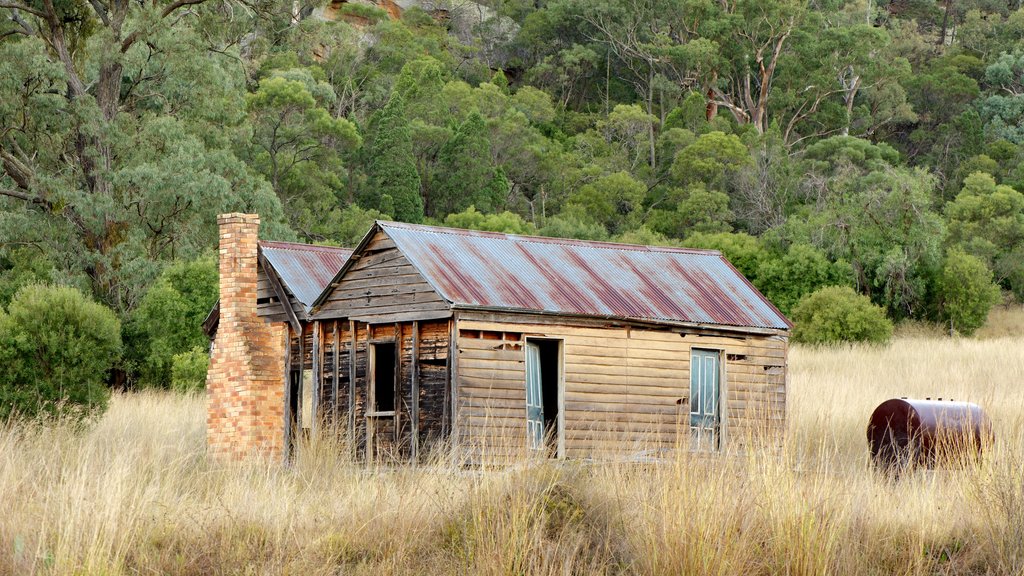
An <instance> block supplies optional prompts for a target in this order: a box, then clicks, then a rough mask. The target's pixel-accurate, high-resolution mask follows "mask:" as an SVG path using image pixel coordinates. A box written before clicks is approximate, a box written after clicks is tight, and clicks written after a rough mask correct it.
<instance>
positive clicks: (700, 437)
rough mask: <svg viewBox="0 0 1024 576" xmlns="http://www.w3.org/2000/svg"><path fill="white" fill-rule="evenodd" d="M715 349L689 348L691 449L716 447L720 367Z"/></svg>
mask: <svg viewBox="0 0 1024 576" xmlns="http://www.w3.org/2000/svg"><path fill="white" fill-rule="evenodd" d="M719 357H720V354H719V352H718V351H717V350H700V349H696V348H695V349H692V350H691V351H690V441H691V446H692V447H693V448H694V449H695V450H718V448H719V443H720V436H721V430H720V428H721V423H722V418H721V410H720V405H719V404H720V399H721V392H722V388H721V370H720V368H719Z"/></svg>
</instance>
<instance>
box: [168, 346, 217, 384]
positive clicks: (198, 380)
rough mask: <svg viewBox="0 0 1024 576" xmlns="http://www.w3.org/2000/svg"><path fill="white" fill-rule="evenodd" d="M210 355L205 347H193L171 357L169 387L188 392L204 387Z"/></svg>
mask: <svg viewBox="0 0 1024 576" xmlns="http://www.w3.org/2000/svg"><path fill="white" fill-rule="evenodd" d="M209 367H210V355H209V353H207V351H206V349H205V348H193V349H191V350H189V351H187V352H182V353H180V354H175V355H174V356H173V357H172V358H171V389H172V390H174V391H175V392H181V393H183V394H188V393H191V392H199V391H201V390H203V389H205V388H206V372H207V370H208V369H209Z"/></svg>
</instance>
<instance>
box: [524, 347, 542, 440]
mask: <svg viewBox="0 0 1024 576" xmlns="http://www.w3.org/2000/svg"><path fill="white" fill-rule="evenodd" d="M526 444H527V446H528V447H529V448H530V449H531V450H543V449H544V384H543V378H542V376H541V363H540V346H539V345H538V344H537V343H536V342H527V343H526Z"/></svg>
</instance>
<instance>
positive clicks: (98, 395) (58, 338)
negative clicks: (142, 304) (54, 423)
mask: <svg viewBox="0 0 1024 576" xmlns="http://www.w3.org/2000/svg"><path fill="white" fill-rule="evenodd" d="M120 355H121V323H120V321H119V320H118V319H117V316H116V315H115V314H114V312H113V311H112V310H110V309H109V308H106V307H104V306H102V305H100V304H97V303H95V302H92V301H90V300H89V299H88V298H86V296H85V295H83V294H82V293H81V292H79V291H78V290H76V289H74V288H69V287H66V286H44V285H39V284H34V285H29V286H25V287H24V288H22V289H21V290H19V291H18V292H17V294H15V296H14V299H13V300H11V304H10V306H9V307H8V310H7V312H3V311H2V310H0V366H3V369H2V370H0V419H3V418H7V417H8V416H10V415H11V414H14V415H17V416H22V417H29V418H31V417H35V416H38V415H43V414H52V415H57V414H62V415H63V414H66V415H70V416H72V417H79V418H80V417H84V416H87V415H89V414H91V413H94V412H98V411H102V410H104V409H105V408H106V405H107V400H108V398H109V396H110V390H109V389H108V388H107V386H106V382H105V379H106V376H107V373H108V371H109V370H110V369H111V367H113V365H114V363H115V362H116V361H117V360H118V358H119V357H120Z"/></svg>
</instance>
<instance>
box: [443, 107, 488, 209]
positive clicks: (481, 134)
mask: <svg viewBox="0 0 1024 576" xmlns="http://www.w3.org/2000/svg"><path fill="white" fill-rule="evenodd" d="M436 174H437V176H436V182H435V184H434V187H433V190H434V194H435V195H436V199H435V201H434V202H431V206H432V207H433V211H434V212H435V213H434V214H432V216H445V215H447V214H452V213H454V212H461V211H463V210H465V209H466V208H468V207H469V206H470V205H475V206H476V207H477V208H478V209H479V210H480V211H481V212H484V213H491V212H493V211H494V210H495V208H497V206H495V202H494V198H491V197H489V196H491V195H490V194H489V192H490V190H489V185H490V184H491V183H492V180H493V179H494V170H493V169H492V168H491V142H490V140H488V139H487V125H486V124H485V123H484V119H483V117H481V116H480V114H478V113H476V112H473V113H471V114H470V115H469V116H468V117H467V118H466V120H465V121H464V122H463V123H462V124H460V125H459V128H458V130H456V131H455V134H454V135H453V136H452V137H451V138H450V139H449V140H448V142H446V143H445V145H444V146H443V147H442V148H441V152H440V154H439V158H438V170H437V172H436Z"/></svg>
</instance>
